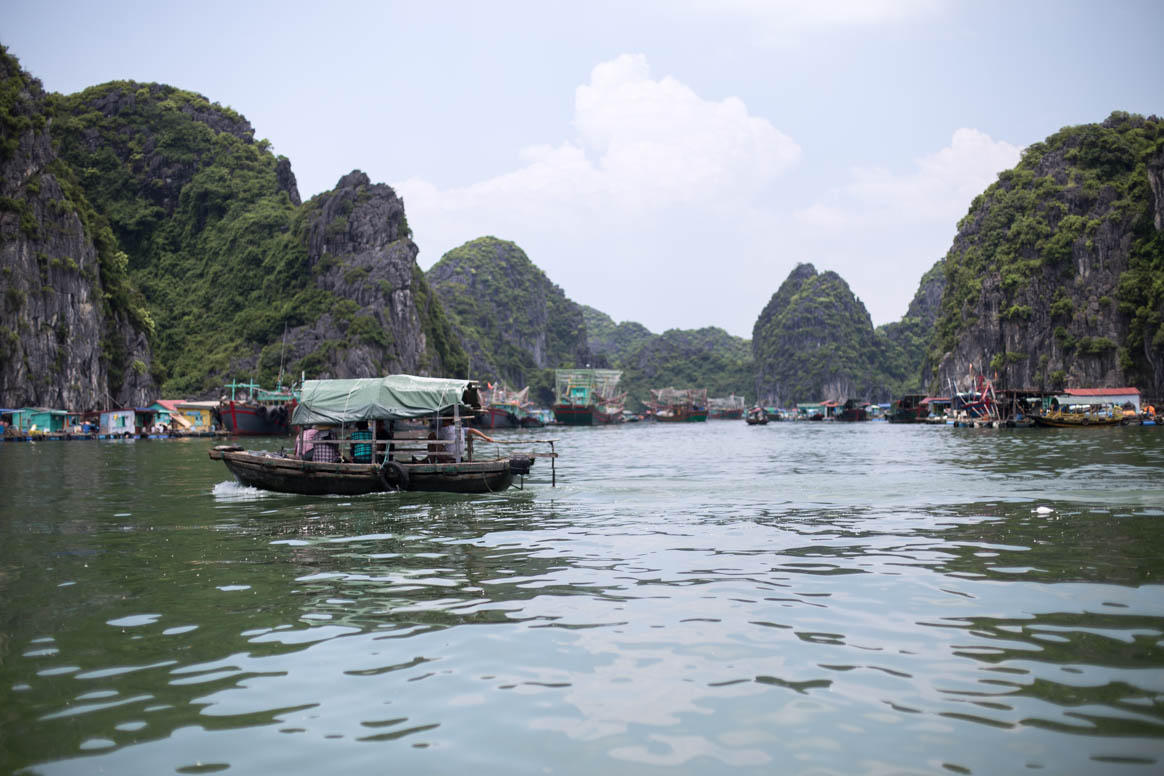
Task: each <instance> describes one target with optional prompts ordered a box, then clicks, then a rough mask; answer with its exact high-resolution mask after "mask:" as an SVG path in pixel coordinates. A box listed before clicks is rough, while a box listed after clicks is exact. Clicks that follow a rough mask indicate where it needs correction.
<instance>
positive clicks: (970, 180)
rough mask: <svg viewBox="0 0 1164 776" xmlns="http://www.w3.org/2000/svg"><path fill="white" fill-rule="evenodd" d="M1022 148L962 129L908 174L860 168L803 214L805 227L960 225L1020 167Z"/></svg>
mask: <svg viewBox="0 0 1164 776" xmlns="http://www.w3.org/2000/svg"><path fill="white" fill-rule="evenodd" d="M1021 156H1022V149H1021V148H1019V147H1018V146H1015V145H1011V144H1010V143H1007V142H1006V141H1004V140H994V139H992V138H991V137H990V136H989V135H987V134H985V133H984V132H980V131H979V130H977V129H959V130H957V131H956V132H954V136H953V138H952V139H951V141H950V145H949V146H947V147H945V148H943V149H941V150H939V151H937V152H935V153H933V154H930V155H928V156H922V157H919V158H917V159H915V160H914V169H913V170H911V171H910V172H908V173H905V174H903V175H895V174H894V173H892V172H890V171H889V170H886V169H884V168H880V167H858V168H854V169H853V171H852V180H851V181H850V182H849V183H848V184H846V185H845V186H843V187H842V188H839V189H836V190H834V191H832V192H830V193H829V194H828V195H827V196H826V199H827V202H818V203H814V204H813V205H811V206H809V207H807V208H804V209H801V210H798V211H797V212H796V218H797V220H798V221H800V222H801V223H803V224H806V225H815V226H821V227H828V228H832V227H835V226H841V225H846V224H847V225H868V224H871V223H876V222H879V221H883V220H884V219H885V218H886V217H887V216H889V215H891V216H892V218H893V220H895V221H914V222H917V221H931V222H934V221H937V222H945V223H954V222H956V221H957V220H958V219H959V218H961V217H962V216H963V215H965V213H966V209H967V208H968V207H969V205H970V202H971V201H972V200H973V199H974V197H975V196H977V195H978V194H980V193H982V191H983V190H984V189H985V188H986V187H987V186H989V185H990V184H991V183H992V182H993V181H994V179H995V178H996V177H997V175H998V173H999V172H1001V171H1002V170H1006V169H1009V168H1011V167H1013V166H1014V165H1016V164H1017V163H1018V161H1019V159H1020V157H1021Z"/></svg>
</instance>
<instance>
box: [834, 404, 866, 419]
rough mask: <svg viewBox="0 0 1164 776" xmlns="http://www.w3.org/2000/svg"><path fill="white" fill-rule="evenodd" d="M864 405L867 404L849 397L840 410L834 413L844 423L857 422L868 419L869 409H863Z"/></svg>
mask: <svg viewBox="0 0 1164 776" xmlns="http://www.w3.org/2000/svg"><path fill="white" fill-rule="evenodd" d="M866 406H868V405H867V403H866V402H862V401H858V400H857V399H849V400H847V401H846V402H845V404H844V406H843V407H841V410H840V412H838V413H837V414H836V419H837V420H839V421H843V422H845V423H857V422H860V421H865V420H868V419H869V411H868V410H866V409H865V407H866Z"/></svg>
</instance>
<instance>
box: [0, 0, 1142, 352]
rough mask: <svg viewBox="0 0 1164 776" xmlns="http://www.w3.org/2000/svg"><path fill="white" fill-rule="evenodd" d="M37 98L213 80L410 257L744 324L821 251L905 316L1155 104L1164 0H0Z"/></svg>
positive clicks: (695, 320)
mask: <svg viewBox="0 0 1164 776" xmlns="http://www.w3.org/2000/svg"><path fill="white" fill-rule="evenodd" d="M0 12H2V15H0V18H3V19H4V22H3V25H2V27H0V43H3V44H4V45H6V46H8V49H9V51H10V53H12V54H14V55H15V56H16V57H18V58H19V59H20V61H21V63H22V64H23V66H24V68H25V69H26V70H28V71H29V72H31V73H32V74H33V75H34V76H36V77H38V78H40V79H41V80H42V82H43V83H44V86H45V88H46V89H48V90H50V91H58V92H73V91H77V90H80V89H83V88H84V87H86V86H91V85H94V84H98V83H103V82H105V81H109V80H114V79H133V80H137V81H160V82H163V83H169V84H172V85H174V86H177V87H180V88H184V89H189V90H192V91H197V92H200V93H202V94H204V95H205V96H206V97H208V98H209V99H210V100H212V101H215V102H218V103H221V104H223V105H228V106H230V107H231V108H233V109H235V110H237V111H238V112H240V113H242V114H243V115H245V116H246V117H247V118H248V119H249V120H250V122H251V124H252V125H253V126H254V128H255V132H256V136H257V137H260V138H267V139H269V140H270V141H271V142H272V144H273V146H274V150H275V152H276V153H280V154H283V155H286V156H287V157H289V158H290V159H291V164H292V169H293V170H294V171H295V174H296V176H297V177H298V179H299V189H300V193H301V194H302V195H303V197H304V199H307V198H308V197H310V196H312V195H314V194H317V193H320V192H322V191H326V190H328V189H330V188H332V187H333V186H334V185H335V183H336V181H338V180H339V178H340V177H341V176H342V175H344V174H345V173H347V172H350V171H351V170H353V169H361V170H364V171H365V172H367V173H368V175H369V176H370V177H371V178H372V180H373V181H377V182H384V183H388V184H390V185H392V186H393V187H394V188H395V189H396V190H397V191H398V192H399V193H400V195H401V196H402V197H403V198H404V202H405V209H406V212H407V215H408V220H409V224H410V225H411V227H412V229H413V235H414V238H415V240H416V243H417V244H418V245H419V246H420V257H419V261H420V264H421V267H423V268H425V269H427V268H428V267H430V266H432V264H433V263H435V262H436V261H437V260H438V259H440V257H441V255H443V254H444V253H445V252H446V251H448V250H449V249H451V248H454V247H456V246H457V245H460V244H461V243H463V242H465V241H467V240H470V239H473V238H475V237H479V236H482V235H494V236H496V237H499V238H502V239H505V240H512V241H513V242H515V243H517V244H518V245H519V246H521V247H522V248H523V249H524V250H525V252H526V253H527V254H528V255H529V257H530V259H532V260H533V261H534V263H535V264H537V265H538V266H539V267H541V268H542V269H543V270H544V271H545V272H546V274H547V275H548V276H549V277H550V279H551V280H553V281H554V282H555V283H557V284H558V285H559V286H561V287H562V289H563V290H564V291H565V292H566V294H567V295H568V296H569V297H570V298H572V299H574V300H575V301H578V302H582V303H584V304H589V305H592V306H594V307H597V308H599V309H600V310H603V311H605V312H607V313H609V314H610V315H612V316H613V317H614V318H615V319H616V320H620V321H621V320H634V321H638V322H640V323H643V324H644V325H646V326H647V327H648V328H650V329H651V330H653V331H656V332H660V331H662V330H664V329H667V328H672V327H680V328H696V327H700V326H708V325H713V326H720V327H723V328H725V329H727V330H728V331H729V332H731V333H733V334H737V335H740V336H745V337H750V336H751V332H752V325H753V324H754V323H755V320H756V317H757V315H758V314H759V312H760V310H761V309H763V307H764V305H765V304H766V303H767V301H768V299H769V297H770V296H771V295H772V294H773V293H774V292H775V291H776V289H777V288H778V287H779V286H780V283H781V282H783V280H784V279H785V277H787V275H788V273H789V272H790V271H791V270H792V268H793V267H794V266H795V265H796V264H797V263H798V262H802V261H810V262H812V263H813V264H815V265H816V267H817V269H819V270H825V269H831V270H835V271H836V272H838V273H840V274H841V276H842V277H844V278H845V279H846V280H847V281H848V282H849V284H850V286H852V288H853V291H854V292H855V293H856V294H857V296H859V297H860V298H861V300H862V301H863V302H864V303H865V305H866V307H868V308H869V312H870V314H871V315H872V317H873V322H874V323H875V324H880V323H886V322H888V321H891V320H896V319H898V318H900V317H901V316H902V315H903V314H904V313H905V310H906V307H907V306H908V304H909V300H910V299H911V298H912V296H913V293H914V291H915V290H916V288H917V282H918V280H919V278H920V277H921V275H922V273H923V272H924V271H925V270H927V269H928V268H929V267H930V266H931V265H932V264H933V263H934V262H935V261H936V260H937V259H938V258H940V257H941V256H942V255H944V254H945V252H946V251H947V250H948V248H949V247H950V243H951V241H952V239H953V237H954V233H955V230H956V225H957V222H958V220H959V219H960V218H961V217H962V216H964V215H965V214H966V211H967V208H968V206H969V204H970V201H971V200H972V199H973V198H974V196H975V195H976V194H978V193H980V192H981V191H982V190H983V189H984V188H985V187H986V186H987V185H988V184H989V183H990V182H991V181H993V180H994V178H995V176H996V174H997V173H998V172H999V171H1000V170H1003V169H1006V168H1008V167H1011V166H1013V165H1014V164H1015V163H1016V162H1017V161H1018V159H1019V155H1020V153H1021V149H1022V148H1023V147H1025V146H1027V145H1029V144H1030V143H1033V142H1036V141H1039V140H1042V139H1043V138H1045V137H1046V136H1047V135H1049V134H1051V133H1053V132H1055V131H1056V130H1058V129H1059V128H1061V127H1063V126H1067V125H1072V124H1082V123H1088V122H1095V121H1102V120H1103V119H1104V118H1106V117H1107V116H1108V114H1109V113H1111V111H1113V110H1127V111H1131V112H1136V113H1142V114H1145V115H1147V114H1152V113H1156V114H1160V113H1161V112H1164V46H1162V45H1161V44H1160V32H1161V30H1164V1H1162V0H1145V1H1143V2H1119V0H1110V1H1105V2H1099V1H1098V0H1097V1H1096V2H1071V1H1066V0H1064V1H1060V2H1049V1H1046V2H1045V1H1039V2H1022V1H1021V0H1010V1H1007V2H994V1H993V0H975V1H974V2H932V1H930V0H900V1H898V2H895V1H893V0H831V2H804V3H801V2H787V1H785V0H768V1H767V2H762V1H761V0H714V1H713V0H673V1H671V2H664V1H663V0H658V1H652V0H644V1H642V2H630V1H629V0H627V1H624V2H604V1H602V0H588V1H587V2H576V3H562V2H549V1H548V0H537V1H535V2H505V1H504V0H499V1H498V2H493V3H484V2H456V3H453V2H432V1H428V0H425V1H423V2H422V1H420V0H418V1H417V2H410V3H396V2H351V3H321V2H318V1H317V0H316V1H315V2H310V3H301V2H293V1H291V0H284V1H283V2H248V1H247V0H241V1H240V2H231V3H225V2H202V3H198V4H193V3H182V4H172V5H170V4H164V3H158V2H150V3H145V2H137V3H135V2H120V1H118V0H106V2H101V3H96V2H54V0H38V2H35V3H33V2H26V1H25V0H0Z"/></svg>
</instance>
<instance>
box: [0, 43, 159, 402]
mask: <svg viewBox="0 0 1164 776" xmlns="http://www.w3.org/2000/svg"><path fill="white" fill-rule="evenodd" d="M50 117H51V107H50V101H49V95H46V94H45V93H44V91H43V88H42V87H41V84H40V81H38V80H37V79H35V78H33V77H32V76H30V75H29V74H28V73H26V72H25V71H24V70H23V69H22V68H21V67H20V63H19V61H17V59H16V58H15V57H13V56H11V55H10V54H9V53H8V50H7V48H5V47H3V46H0V169H3V171H4V175H3V179H2V180H0V220H2V221H3V222H4V226H3V228H0V243H2V242H7V241H8V240H9V238H10V237H14V236H15V235H16V234H17V233H18V234H19V237H18V238H17V239H19V240H23V241H25V243H26V247H27V248H28V250H35V251H36V252H37V262H38V264H40V265H41V266H40V274H41V278H40V281H39V283H38V284H39V285H40V286H41V292H42V293H56V292H58V291H64V289H56V288H53V287H52V286H51V285H49V284H48V282H47V275H46V269H48V268H51V267H54V266H63V267H71V268H72V269H73V270H74V271H77V272H80V269H79V266H78V264H77V258H79V253H80V251H82V250H84V249H83V247H82V246H81V245H79V244H77V243H75V242H72V241H71V238H72V235H73V228H72V224H70V223H67V222H68V221H69V219H71V217H72V216H73V215H75V216H76V218H77V220H78V221H80V226H81V234H80V235H77V237H78V238H79V239H80V240H81V241H82V242H90V241H91V242H92V246H93V249H94V252H95V253H96V256H97V272H94V271H93V269H92V268H88V267H87V268H85V270H84V271H83V272H81V275H82V278H81V282H83V283H85V284H86V285H91V286H92V287H93V289H94V290H95V293H94V298H95V299H97V300H99V306H100V310H101V320H102V322H103V331H102V332H101V341H100V343H81V342H72V341H70V339H69V337H68V335H67V333H66V332H67V325H66V324H63V323H62V324H61V325H64V326H65V328H64V329H61V330H60V331H59V332H58V336H57V339H58V343H57V344H58V348H57V356H56V359H55V361H54V363H53V364H52V368H51V369H46V368H45V367H46V366H47V365H44V364H26V368H27V369H29V370H31V371H35V372H39V374H38V379H40V380H44V381H52V380H60V379H61V376H60V375H59V374H58V369H59V367H60V366H61V363H62V362H63V360H64V358H65V351H66V350H70V351H83V350H84V348H85V347H86V346H88V345H97V344H99V346H100V351H101V360H102V362H103V365H104V369H105V378H106V384H105V385H104V386H103V387H102V389H101V390H102V391H103V392H104V393H105V394H106V395H109V396H116V395H119V394H120V393H121V388H122V386H123V382H124V378H125V376H126V370H127V369H128V368H129V364H130V355H131V354H129V353H128V351H127V350H126V339H127V336H128V337H130V338H132V336H133V335H132V332H133V331H137V332H141V333H144V334H145V335H147V336H152V335H153V334H154V333H155V326H154V320H153V318H152V316H151V315H150V312H149V311H148V309H147V307H146V303H145V300H144V299H143V297H142V295H141V294H140V293H139V292H138V291H137V289H136V287H135V285H134V283H133V281H132V279H131V278H130V273H129V269H128V257H127V255H126V254H125V252H124V251H122V250H121V246H120V245H119V243H118V240H117V237H116V236H115V234H114V232H113V230H112V229H111V228H110V226H109V223H108V221H107V220H106V218H105V217H104V216H103V215H102V214H101V213H100V212H99V211H98V209H96V208H94V206H93V205H92V204H91V202H90V200H89V199H88V198H87V197H86V194H85V192H84V190H83V188H82V186H81V185H80V183H79V181H78V177H77V175H76V174H75V171H74V169H73V168H72V167H71V166H70V165H69V164H68V163H67V162H66V161H65V160H63V159H61V158H59V157H58V156H57V155H56V153H55V152H54V150H53V148H52V142H51V140H50V138H49V136H48V135H47V134H46V130H47V129H48V128H49V126H50V121H49V119H50ZM50 181H51V182H54V183H55V184H56V186H55V187H51V186H50V185H49V182H50ZM50 191H52V192H55V193H52V194H50V193H49V192H50ZM10 219H15V221H16V223H14V224H12V223H9V220H10ZM9 226H12V227H14V228H13V229H10V228H9ZM50 246H51V247H50ZM66 246H68V248H67V249H69V250H72V251H74V252H75V254H74V255H72V256H69V255H66V256H62V255H48V254H47V253H44V252H43V251H44V250H65V249H66ZM42 249H43V250H42ZM46 265H47V266H46ZM11 271H12V268H11V267H5V269H4V272H5V275H6V277H5V280H6V282H5V285H7V286H8V292H9V293H8V294H7V295H6V296H7V297H8V303H9V306H11V302H12V297H14V296H15V293H16V289H15V284H14V283H13V280H14V279H13V278H11V277H8V273H10V272H11ZM70 298H72V297H71V296H70ZM0 328H2V329H3V331H0V355H2V356H3V357H4V358H6V359H7V358H11V357H14V356H15V355H16V353H17V351H18V350H19V348H18V343H19V341H20V335H19V334H18V333H17V332H16V331H13V330H11V329H9V328H8V327H0ZM102 398H104V397H102Z"/></svg>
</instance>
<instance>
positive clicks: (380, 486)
mask: <svg viewBox="0 0 1164 776" xmlns="http://www.w3.org/2000/svg"><path fill="white" fill-rule="evenodd" d="M210 458H211V460H221V461H222V462H223V463H224V464H226V468H227V469H229V470H230V472H231V474H233V475H234V476H235V478H236V479H237V480H238V481H239V482H241V483H242V484H243V485H249V486H251V487H255V488H260V489H262V490H270V491H275V492H277V493H296V494H299V495H303V496H324V495H342V496H358V495H362V494H365V493H379V492H383V491H395V490H409V491H421V492H433V493H496V492H498V491H503V490H505V489H507V488H508V487H509V486H510V485H512V484H513V478H514V474H515V473H514V471H513V467H512V466H511V465H510V460H509V459H507V458H503V459H499V460H496V461H473V462H462V463H407V464H400V467H401V468H402V469H403V471H404V472H405V475H406V480H405V482H404V483H403V487H399V488H398V487H393V486H390V485H388V484H387V483H385V481H384V479H383V478H381V476H380V467H379V466H378V465H376V464H370V463H324V462H322V461H320V462H316V461H301V460H299V459H297V458H285V457H282V456H276V455H269V454H266V455H264V454H259V453H250V452H247V451H245V450H229V449H214V450H211V451H210ZM394 481H395V480H394Z"/></svg>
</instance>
